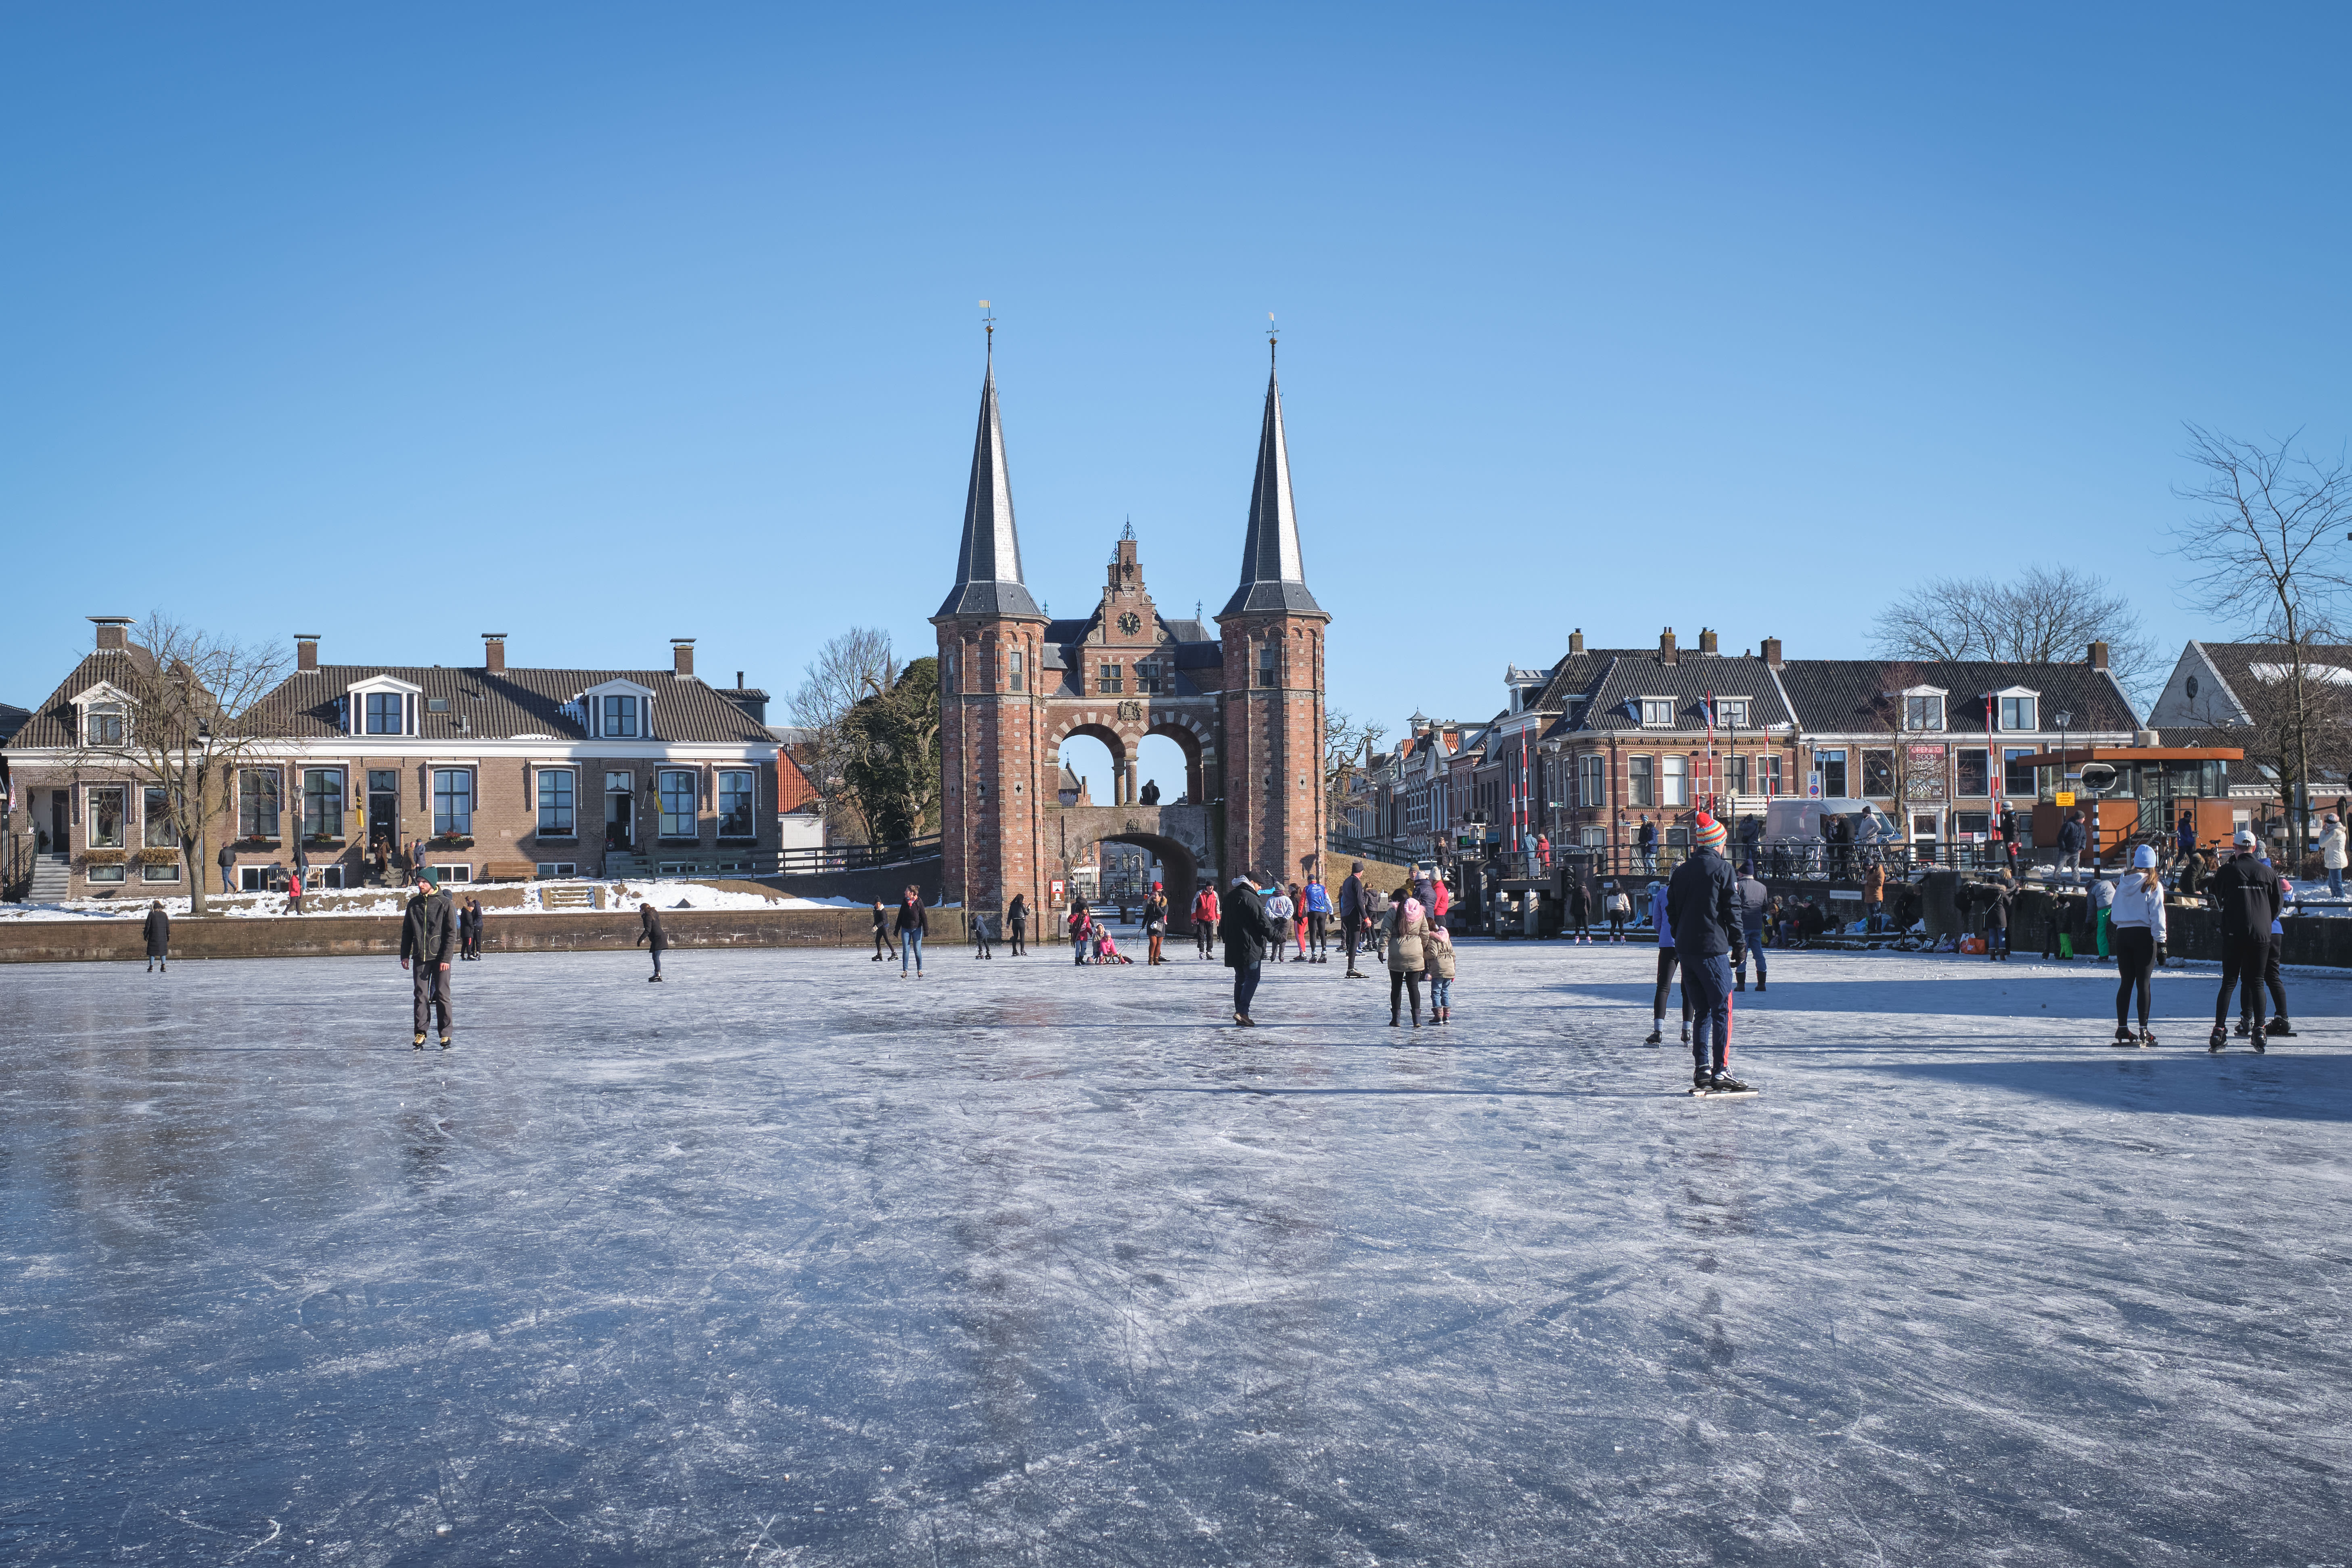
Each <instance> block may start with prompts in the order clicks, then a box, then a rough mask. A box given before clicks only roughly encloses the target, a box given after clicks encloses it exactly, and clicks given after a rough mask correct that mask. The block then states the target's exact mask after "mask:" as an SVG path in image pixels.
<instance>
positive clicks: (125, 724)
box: [73, 680, 138, 750]
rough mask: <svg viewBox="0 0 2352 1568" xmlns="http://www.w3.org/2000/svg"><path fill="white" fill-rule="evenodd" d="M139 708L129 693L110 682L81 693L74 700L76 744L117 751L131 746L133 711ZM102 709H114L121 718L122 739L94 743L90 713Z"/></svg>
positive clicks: (101, 682) (101, 683)
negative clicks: (90, 727) (90, 728)
mask: <svg viewBox="0 0 2352 1568" xmlns="http://www.w3.org/2000/svg"><path fill="white" fill-rule="evenodd" d="M137 706H138V704H136V703H134V702H132V701H131V694H130V693H129V692H127V691H125V690H123V689H122V688H121V687H119V686H117V685H115V684H114V682H112V681H110V680H101V681H100V682H99V683H98V684H97V685H95V686H93V687H90V688H89V689H88V690H85V691H83V692H80V693H79V694H78V695H77V696H76V697H75V698H74V699H73V707H74V743H75V744H76V745H78V746H104V747H108V748H111V749H115V750H120V749H121V748H122V747H124V746H127V745H129V744H130V743H131V710H133V709H134V708H136V707H137ZM101 708H111V709H114V710H117V712H118V713H119V715H120V716H121V721H122V733H121V737H120V738H118V739H116V740H112V741H93V740H91V739H90V738H89V716H90V713H91V711H92V710H95V709H101Z"/></svg>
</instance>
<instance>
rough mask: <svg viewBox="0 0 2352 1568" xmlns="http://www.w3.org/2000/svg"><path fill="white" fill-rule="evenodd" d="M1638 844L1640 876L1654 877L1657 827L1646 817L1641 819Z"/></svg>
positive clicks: (1656, 864) (1655, 871)
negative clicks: (1640, 864)
mask: <svg viewBox="0 0 2352 1568" xmlns="http://www.w3.org/2000/svg"><path fill="white" fill-rule="evenodd" d="M1640 843H1641V846H1642V874H1643V876H1645V877H1654V876H1656V875H1657V874H1658V825H1657V824H1656V823H1654V822H1653V821H1651V820H1650V819H1649V818H1648V817H1646V816H1645V817H1643V818H1642V832H1641V837H1640Z"/></svg>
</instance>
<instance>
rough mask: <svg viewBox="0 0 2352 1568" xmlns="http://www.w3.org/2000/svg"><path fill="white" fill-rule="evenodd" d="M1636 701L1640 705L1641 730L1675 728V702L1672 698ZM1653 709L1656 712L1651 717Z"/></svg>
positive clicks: (1645, 698)
mask: <svg viewBox="0 0 2352 1568" xmlns="http://www.w3.org/2000/svg"><path fill="white" fill-rule="evenodd" d="M1636 700H1637V701H1638V702H1639V703H1640V704H1641V709H1640V711H1641V715H1642V728H1643V729H1644V730H1671V729H1673V728H1674V727H1675V700H1674V699H1673V698H1671V697H1643V698H1638V699H1636ZM1653 709H1655V710H1658V712H1657V715H1656V716H1655V717H1653V716H1652V710H1653Z"/></svg>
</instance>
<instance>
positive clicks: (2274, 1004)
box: [2238, 850, 2294, 1040]
mask: <svg viewBox="0 0 2352 1568" xmlns="http://www.w3.org/2000/svg"><path fill="white" fill-rule="evenodd" d="M2255 853H2256V854H2257V855H2260V856H2261V857H2262V862H2263V869H2264V870H2266V871H2268V872H2270V873H2271V874H2272V875H2273V877H2277V879H2278V891H2279V908H2280V909H2281V910H2285V909H2286V908H2287V906H2288V905H2290V904H2292V903H2294V883H2293V882H2290V881H2288V880H2287V879H2285V878H2284V877H2279V876H2278V868H2277V867H2275V866H2273V864H2272V863H2271V858H2270V857H2269V856H2268V855H2266V854H2263V852H2262V851H2261V850H2256V851H2255ZM2285 946H2286V928H2285V927H2284V926H2283V925H2281V924H2280V923H2279V922H2278V921H2275V920H2273V921H2271V941H2270V946H2269V947H2268V948H2267V949H2266V950H2265V951H2264V952H2263V990H2264V991H2266V992H2268V993H2269V994H2270V998H2271V1021H2270V1023H2269V1025H2268V1026H2266V1027H2264V1028H2263V1039H2264V1040H2284V1039H2291V1038H2293V1037H2294V1025H2293V1024H2291V1023H2289V1022H2288V1021H2287V1016H2286V987H2285V985H2284V984H2281V983H2280V980H2279V951H2280V949H2282V948H2284V947H2285ZM2249 1032H2250V1031H2249V1028H2248V1020H2247V1017H2246V1015H2245V1014H2244V1013H2243V1012H2241V1013H2239V1015H2238V1034H2239V1035H2240V1037H2245V1036H2246V1035H2247V1034H2248V1033H2249Z"/></svg>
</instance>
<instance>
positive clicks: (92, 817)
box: [81, 784, 131, 854]
mask: <svg viewBox="0 0 2352 1568" xmlns="http://www.w3.org/2000/svg"><path fill="white" fill-rule="evenodd" d="M109 790H111V791H113V792H115V793H116V794H118V795H121V796H122V807H121V811H120V812H119V813H118V814H117V815H116V818H115V831H116V833H117V834H118V835H119V837H117V838H116V840H115V841H114V842H113V843H111V844H100V842H99V841H98V797H99V796H100V795H102V794H104V793H106V792H107V791H109ZM81 833H82V840H81V841H82V847H83V848H85V849H121V850H122V851H124V852H125V853H126V854H127V853H128V852H129V851H130V848H131V786H130V785H129V784H84V785H82V799H81Z"/></svg>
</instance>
